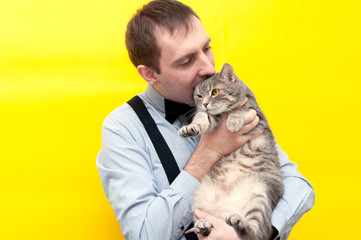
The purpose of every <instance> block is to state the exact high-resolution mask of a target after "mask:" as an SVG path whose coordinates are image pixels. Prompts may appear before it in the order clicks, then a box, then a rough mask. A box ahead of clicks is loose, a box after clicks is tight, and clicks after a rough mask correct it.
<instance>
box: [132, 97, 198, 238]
mask: <svg viewBox="0 0 361 240" xmlns="http://www.w3.org/2000/svg"><path fill="white" fill-rule="evenodd" d="M128 104H129V105H130V106H131V107H132V108H133V110H134V111H135V113H136V114H137V115H138V117H139V119H140V121H141V122H142V123H143V125H144V128H145V130H146V131H147V133H148V135H149V137H150V139H151V141H152V143H153V146H154V148H155V150H156V152H157V154H158V156H159V159H160V161H161V163H162V165H163V168H164V170H165V173H166V174H167V178H168V181H169V184H171V183H172V182H173V180H174V179H175V178H176V177H177V175H178V174H179V173H180V171H179V168H178V165H177V162H176V161H175V158H174V156H173V154H172V152H171V151H170V149H169V147H168V144H167V143H166V141H165V140H164V138H163V136H162V134H161V133H160V131H159V129H158V127H157V125H156V124H155V122H154V120H153V118H152V117H151V116H150V114H149V112H148V110H147V108H146V107H145V106H144V103H143V101H142V100H141V99H140V97H138V96H134V97H133V98H132V99H131V100H129V101H128ZM192 227H193V224H191V225H190V226H189V227H188V229H190V228H192ZM186 238H187V240H196V239H198V238H197V236H196V234H194V233H190V234H187V235H186Z"/></svg>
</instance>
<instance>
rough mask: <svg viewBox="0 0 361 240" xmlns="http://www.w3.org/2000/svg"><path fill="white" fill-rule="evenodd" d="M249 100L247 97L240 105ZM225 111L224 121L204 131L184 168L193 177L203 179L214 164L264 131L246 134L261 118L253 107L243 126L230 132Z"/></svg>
mask: <svg viewBox="0 0 361 240" xmlns="http://www.w3.org/2000/svg"><path fill="white" fill-rule="evenodd" d="M246 102H247V99H245V101H244V102H243V103H242V104H241V105H240V106H242V105H243V104H245V103H246ZM228 115H229V113H225V114H224V116H223V119H222V122H221V123H220V124H219V126H217V127H216V128H215V129H213V130H212V131H210V132H206V133H203V134H202V136H201V140H200V143H199V145H198V147H197V149H196V150H195V151H194V153H193V155H192V157H191V158H190V159H189V161H188V163H187V165H186V166H185V167H184V170H185V171H187V172H188V173H190V174H191V175H192V176H193V177H195V178H196V179H198V181H201V180H202V178H203V177H204V176H205V175H206V174H207V173H208V172H209V171H210V170H211V168H212V166H213V164H214V163H215V162H217V161H218V160H219V159H221V157H223V156H225V155H228V154H230V153H231V152H233V151H235V150H236V149H237V148H239V147H241V146H243V145H244V144H245V143H246V142H248V141H249V140H251V139H254V138H256V137H258V136H260V135H261V134H262V131H260V132H258V133H255V134H252V135H246V133H248V132H249V131H251V130H252V129H253V128H255V127H256V126H257V124H258V122H259V118H258V116H257V113H256V111H255V110H253V109H251V110H249V111H248V113H247V114H246V116H245V119H244V124H243V127H242V128H241V129H240V130H239V131H237V132H234V133H232V132H230V131H229V130H228V128H227V117H228Z"/></svg>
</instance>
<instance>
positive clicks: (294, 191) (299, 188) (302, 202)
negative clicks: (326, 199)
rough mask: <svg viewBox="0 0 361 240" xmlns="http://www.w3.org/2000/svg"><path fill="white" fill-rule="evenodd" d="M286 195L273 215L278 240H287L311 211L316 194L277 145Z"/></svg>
mask: <svg viewBox="0 0 361 240" xmlns="http://www.w3.org/2000/svg"><path fill="white" fill-rule="evenodd" d="M277 150H278V155H279V160H280V164H281V172H282V176H283V185H284V193H283V196H282V198H281V199H280V201H279V202H278V204H277V205H276V207H275V209H274V210H273V213H272V224H273V226H274V227H275V228H276V229H277V230H278V232H279V235H278V237H280V238H276V239H282V240H284V239H287V238H288V236H289V234H290V232H291V230H292V227H293V226H294V225H295V224H296V223H297V222H298V221H299V220H300V219H301V217H302V216H303V214H305V213H306V212H307V211H309V210H311V208H312V206H313V204H314V201H315V193H314V191H313V188H312V186H311V184H310V183H309V182H308V181H307V180H306V179H305V178H304V177H303V176H302V175H301V173H299V171H298V170H297V164H295V163H293V162H291V161H289V159H288V156H287V154H286V153H285V152H283V151H282V150H281V148H280V147H279V146H278V145H277Z"/></svg>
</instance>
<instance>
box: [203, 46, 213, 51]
mask: <svg viewBox="0 0 361 240" xmlns="http://www.w3.org/2000/svg"><path fill="white" fill-rule="evenodd" d="M211 49H212V47H211V46H209V45H208V46H207V47H205V48H204V51H205V52H207V51H209V50H211Z"/></svg>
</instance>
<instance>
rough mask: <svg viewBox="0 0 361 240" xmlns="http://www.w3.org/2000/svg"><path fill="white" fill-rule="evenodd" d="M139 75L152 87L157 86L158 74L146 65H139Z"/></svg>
mask: <svg viewBox="0 0 361 240" xmlns="http://www.w3.org/2000/svg"><path fill="white" fill-rule="evenodd" d="M137 71H138V74H139V75H140V76H141V77H142V78H143V79H144V80H145V81H146V82H147V83H149V84H150V85H153V86H154V85H157V84H158V83H159V82H158V78H157V73H156V72H155V71H154V70H153V69H152V68H150V67H148V66H145V65H138V66H137Z"/></svg>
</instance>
